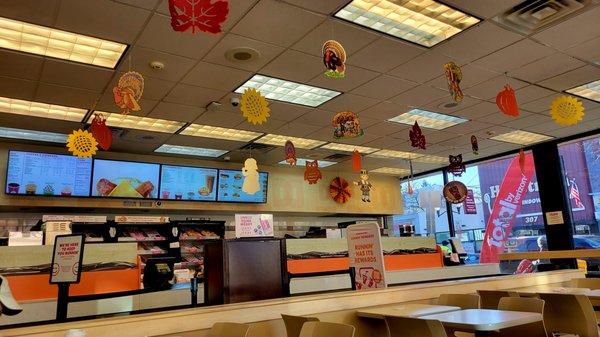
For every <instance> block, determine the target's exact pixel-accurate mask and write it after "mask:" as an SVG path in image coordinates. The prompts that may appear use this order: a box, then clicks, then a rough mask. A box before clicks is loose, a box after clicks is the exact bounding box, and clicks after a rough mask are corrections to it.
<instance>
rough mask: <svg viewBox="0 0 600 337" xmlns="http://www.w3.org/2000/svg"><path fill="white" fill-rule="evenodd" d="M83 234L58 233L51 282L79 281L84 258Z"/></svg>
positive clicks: (53, 255)
mask: <svg viewBox="0 0 600 337" xmlns="http://www.w3.org/2000/svg"><path fill="white" fill-rule="evenodd" d="M83 245H84V237H83V235H58V236H56V240H55V241H54V252H53V254H52V274H51V275H50V283H51V284H55V283H65V284H68V283H79V279H80V276H81V263H82V260H83Z"/></svg>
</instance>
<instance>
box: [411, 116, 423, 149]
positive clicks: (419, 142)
mask: <svg viewBox="0 0 600 337" xmlns="http://www.w3.org/2000/svg"><path fill="white" fill-rule="evenodd" d="M408 137H409V138H410V145H411V146H412V147H416V148H418V149H422V150H425V147H426V145H427V141H426V140H425V135H424V134H423V131H421V127H420V126H419V123H417V121H415V124H414V125H413V126H412V127H411V128H410V130H409V131H408Z"/></svg>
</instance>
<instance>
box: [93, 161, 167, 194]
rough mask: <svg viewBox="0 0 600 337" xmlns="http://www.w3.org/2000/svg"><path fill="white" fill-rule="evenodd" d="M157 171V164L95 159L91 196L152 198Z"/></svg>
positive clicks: (156, 185)
mask: <svg viewBox="0 0 600 337" xmlns="http://www.w3.org/2000/svg"><path fill="white" fill-rule="evenodd" d="M159 172H160V165H159V164H150V163H138V162H128V161H118V160H104V159H95V160H94V174H93V179H92V182H93V183H92V196H95V197H109V198H148V199H154V198H156V197H157V193H158V176H159Z"/></svg>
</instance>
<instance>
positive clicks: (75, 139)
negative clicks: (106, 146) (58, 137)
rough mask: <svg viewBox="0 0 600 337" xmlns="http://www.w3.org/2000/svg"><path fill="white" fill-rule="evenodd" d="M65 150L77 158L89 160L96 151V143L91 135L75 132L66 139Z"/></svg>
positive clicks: (81, 131)
mask: <svg viewBox="0 0 600 337" xmlns="http://www.w3.org/2000/svg"><path fill="white" fill-rule="evenodd" d="M67 149H68V150H69V152H71V153H73V155H74V156H76V157H79V158H90V157H91V156H93V155H95V154H96V151H97V150H98V142H96V139H94V136H92V134H91V133H89V132H87V131H84V130H81V129H79V130H75V131H73V133H72V134H70V135H69V137H68V138H67Z"/></svg>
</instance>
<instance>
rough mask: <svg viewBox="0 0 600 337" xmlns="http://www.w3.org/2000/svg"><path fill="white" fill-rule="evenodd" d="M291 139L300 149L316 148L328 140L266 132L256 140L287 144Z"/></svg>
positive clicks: (280, 144) (258, 141) (269, 143)
mask: <svg viewBox="0 0 600 337" xmlns="http://www.w3.org/2000/svg"><path fill="white" fill-rule="evenodd" d="M288 140H291V141H292V143H294V147H297V148H299V149H308V150H310V149H314V148H315V147H318V146H321V145H323V144H325V143H327V142H324V141H320V140H315V139H307V138H299V137H288V136H283V135H274V134H270V133H269V134H266V135H264V136H262V137H260V138H259V139H257V140H255V141H254V142H255V143H258V144H267V145H275V146H285V142H287V141H288Z"/></svg>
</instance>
